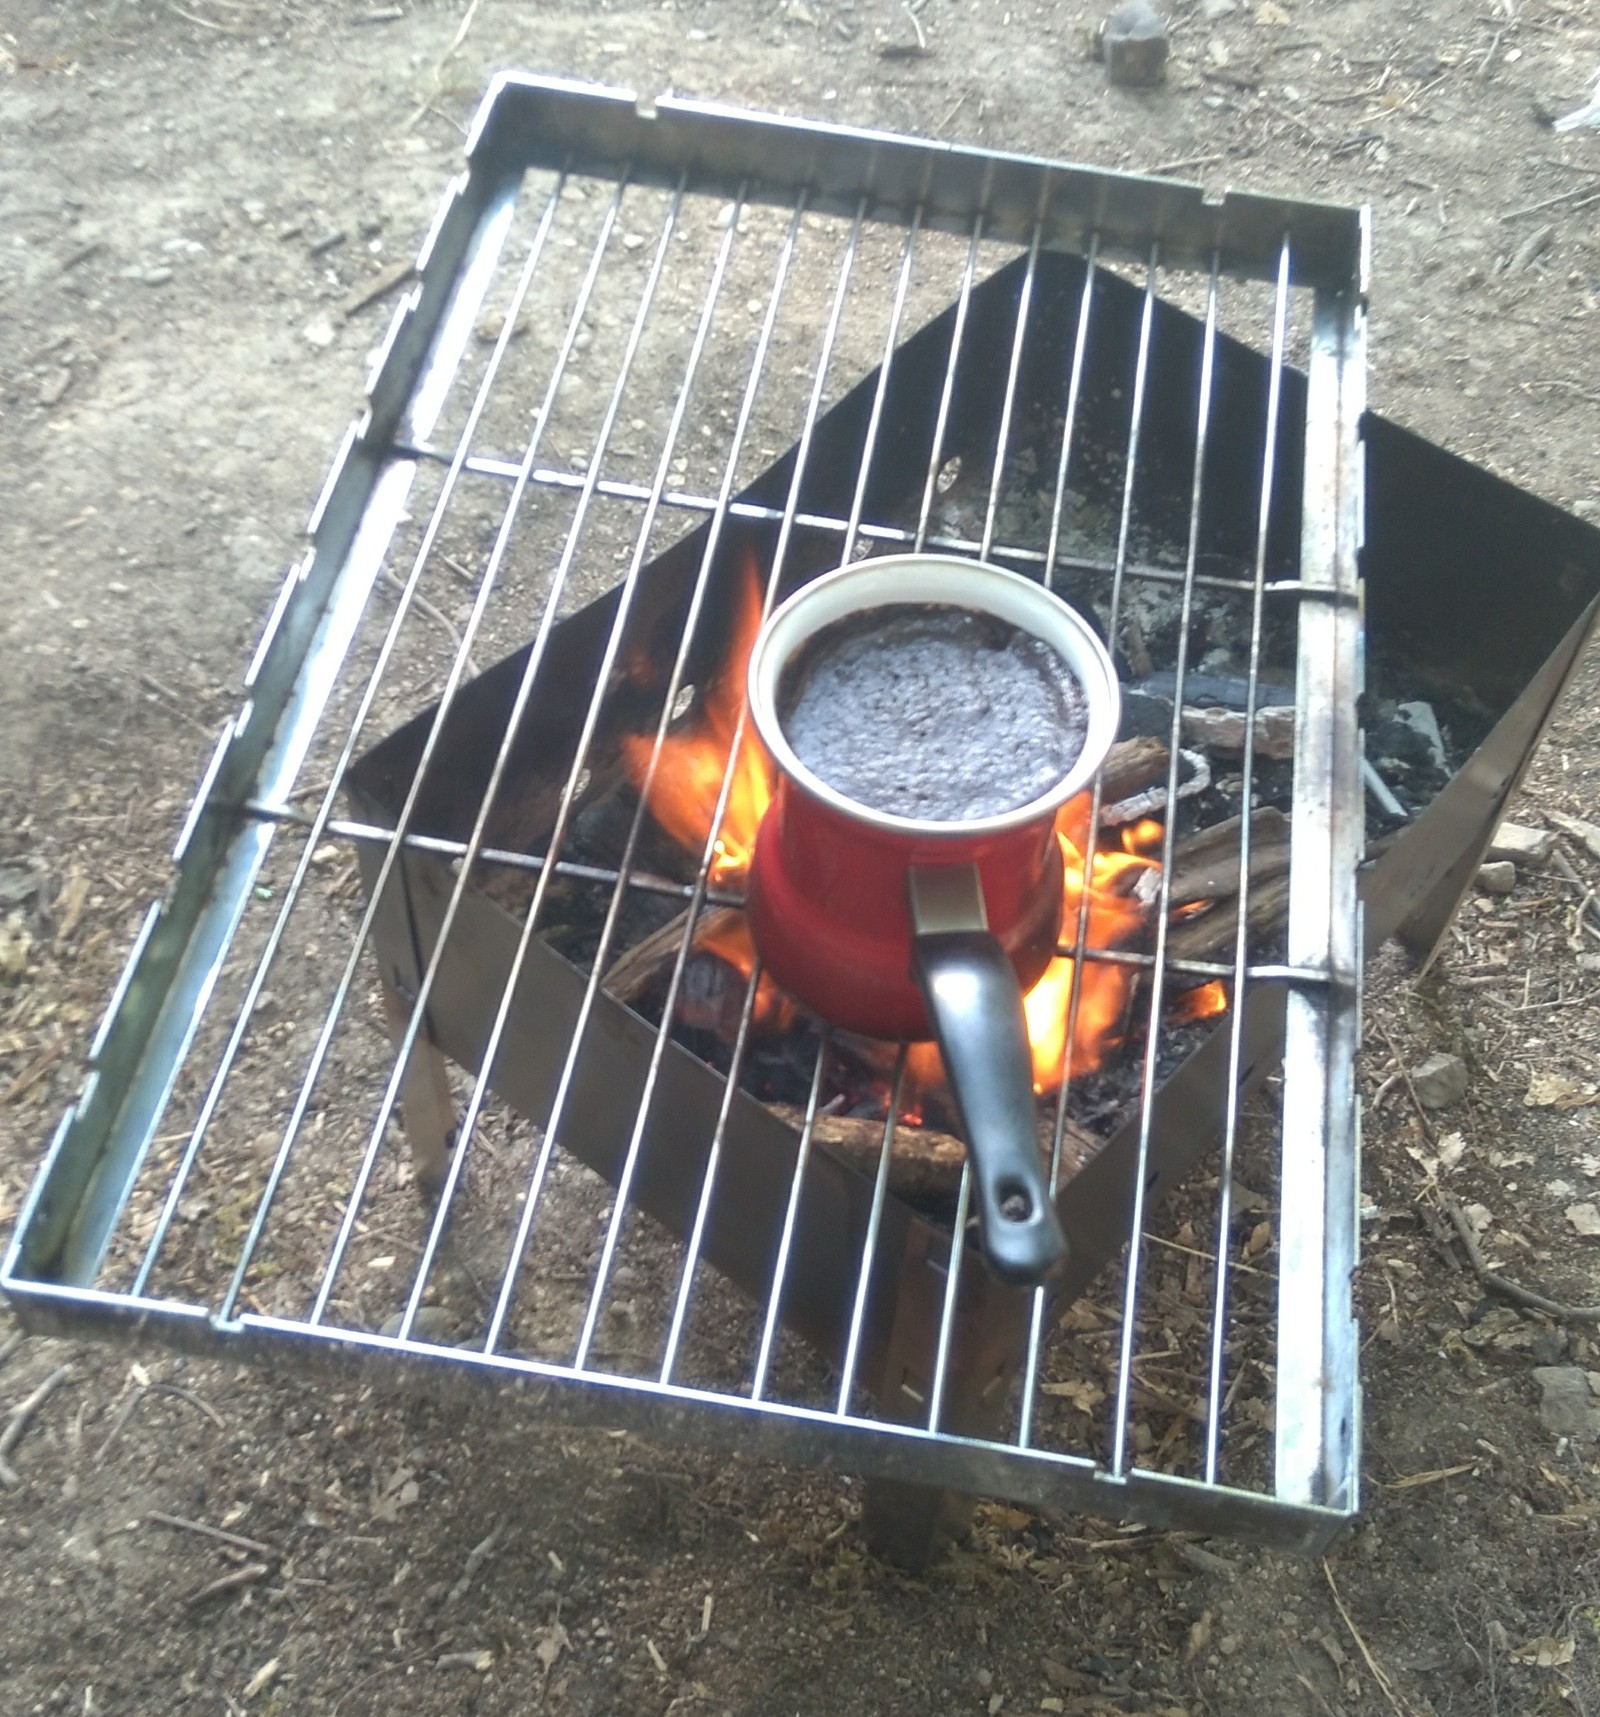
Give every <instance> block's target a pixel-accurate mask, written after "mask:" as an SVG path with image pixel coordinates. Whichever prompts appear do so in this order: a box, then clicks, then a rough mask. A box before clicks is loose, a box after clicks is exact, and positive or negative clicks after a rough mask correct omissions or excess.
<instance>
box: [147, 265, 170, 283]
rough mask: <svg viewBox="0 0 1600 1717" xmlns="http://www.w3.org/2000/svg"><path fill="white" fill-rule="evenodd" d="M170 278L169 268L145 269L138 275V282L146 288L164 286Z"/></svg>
mask: <svg viewBox="0 0 1600 1717" xmlns="http://www.w3.org/2000/svg"><path fill="white" fill-rule="evenodd" d="M171 278H172V270H171V269H170V268H147V269H144V270H143V271H142V272H141V273H140V275H139V279H140V281H141V282H142V283H143V284H144V285H146V286H165V285H166V284H167V282H168V281H169V280H171Z"/></svg>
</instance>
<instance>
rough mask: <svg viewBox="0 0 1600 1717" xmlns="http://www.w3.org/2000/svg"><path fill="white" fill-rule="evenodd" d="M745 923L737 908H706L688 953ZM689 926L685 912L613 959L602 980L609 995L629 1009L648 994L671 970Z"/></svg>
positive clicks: (695, 930) (696, 927)
mask: <svg viewBox="0 0 1600 1717" xmlns="http://www.w3.org/2000/svg"><path fill="white" fill-rule="evenodd" d="M743 923H744V913H743V912H741V911H740V910H739V908H738V907H736V906H713V907H709V908H707V909H706V910H705V911H703V912H702V913H701V914H700V919H699V922H698V923H697V924H696V925H695V927H694V944H693V946H692V947H691V948H690V950H689V952H690V953H691V954H693V953H695V952H696V951H697V950H699V949H701V948H704V947H706V946H707V945H708V944H710V943H712V942H714V941H716V940H717V939H718V937H720V936H723V935H725V934H727V933H728V932H729V931H730V930H732V929H734V928H735V927H736V926H742V925H743ZM688 924H689V913H688V911H687V909H685V910H684V911H682V912H680V913H679V914H678V916H677V917H676V918H674V919H672V920H671V921H670V922H668V923H666V924H663V925H662V926H661V928H660V929H659V930H656V931H653V932H652V933H651V934H650V935H648V936H646V937H645V939H644V940H643V941H642V942H635V943H634V945H633V946H632V947H631V948H630V949H628V951H627V952H626V953H625V954H621V955H619V956H618V957H617V959H615V960H613V961H612V963H611V965H610V966H609V968H608V969H607V971H606V975H605V976H604V977H603V978H602V979H601V980H600V981H601V984H602V985H603V987H604V989H605V991H606V994H607V995H609V996H612V997H613V998H615V999H616V1000H617V1001H619V1002H622V1003H624V1004H625V1005H626V1006H629V1007H631V1006H632V1005H633V1004H634V1003H635V1002H637V1001H638V1000H640V999H641V997H643V996H646V995H648V994H649V993H650V990H651V988H652V986H653V985H654V984H655V982H656V980H657V979H658V978H664V977H665V976H666V975H667V973H668V972H670V971H671V970H672V963H673V961H674V960H676V959H677V957H678V950H679V948H681V947H682V946H683V936H684V931H685V930H686V929H687V928H688Z"/></svg>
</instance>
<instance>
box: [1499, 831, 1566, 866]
mask: <svg viewBox="0 0 1600 1717" xmlns="http://www.w3.org/2000/svg"><path fill="white" fill-rule="evenodd" d="M1555 844H1556V837H1555V831H1554V830H1553V829H1530V828H1528V827H1526V826H1525V825H1524V824H1522V823H1502V824H1501V825H1500V827H1499V828H1498V829H1496V830H1495V834H1494V839H1493V840H1492V841H1491V842H1490V843H1489V858H1490V860H1491V862H1492V861H1494V860H1498V859H1509V860H1510V861H1511V862H1512V863H1513V864H1543V863H1544V862H1545V861H1546V860H1547V859H1548V858H1549V857H1550V854H1551V853H1552V852H1553V851H1554V850H1555Z"/></svg>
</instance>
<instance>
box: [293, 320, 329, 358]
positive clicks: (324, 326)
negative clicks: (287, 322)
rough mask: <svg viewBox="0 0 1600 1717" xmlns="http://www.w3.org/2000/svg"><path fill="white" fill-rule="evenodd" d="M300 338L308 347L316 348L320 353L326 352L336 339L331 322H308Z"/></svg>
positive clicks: (301, 331)
mask: <svg viewBox="0 0 1600 1717" xmlns="http://www.w3.org/2000/svg"><path fill="white" fill-rule="evenodd" d="M300 337H301V339H303V340H304V341H305V342H306V344H307V345H308V346H315V347H316V348H317V350H318V351H319V352H325V351H326V350H327V349H328V347H329V346H331V345H332V344H333V342H334V340H335V338H336V335H335V333H334V328H333V324H332V323H331V322H307V323H306V325H305V327H303V328H302V329H301V330H300Z"/></svg>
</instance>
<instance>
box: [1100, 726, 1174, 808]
mask: <svg viewBox="0 0 1600 1717" xmlns="http://www.w3.org/2000/svg"><path fill="white" fill-rule="evenodd" d="M1167 761H1168V754H1167V748H1166V746H1164V745H1163V744H1162V743H1161V741H1160V740H1159V739H1151V738H1150V737H1149V736H1148V735H1140V736H1139V737H1138V738H1135V739H1119V740H1118V741H1117V743H1116V744H1115V745H1113V746H1112V747H1111V749H1110V751H1108V752H1107V753H1106V760H1105V762H1104V764H1102V765H1101V770H1100V803H1101V805H1102V807H1104V806H1108V805H1115V804H1117V803H1118V802H1119V801H1120V800H1123V799H1126V798H1128V797H1129V796H1130V795H1131V794H1134V793H1142V792H1143V791H1144V790H1145V788H1146V787H1153V786H1154V785H1155V784H1156V782H1158V781H1162V780H1165V779H1166V774H1167Z"/></svg>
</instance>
